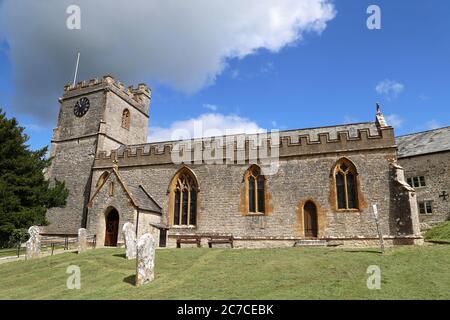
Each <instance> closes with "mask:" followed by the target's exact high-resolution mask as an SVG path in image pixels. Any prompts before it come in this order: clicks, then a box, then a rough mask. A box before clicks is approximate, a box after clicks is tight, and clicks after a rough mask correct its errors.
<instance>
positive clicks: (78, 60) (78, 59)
mask: <svg viewBox="0 0 450 320" xmlns="http://www.w3.org/2000/svg"><path fill="white" fill-rule="evenodd" d="M79 64H80V53H79V52H78V55H77V64H76V66H75V75H74V77H73V84H72V87H75V84H76V82H77V75H78V65H79Z"/></svg>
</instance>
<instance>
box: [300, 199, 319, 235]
mask: <svg viewBox="0 0 450 320" xmlns="http://www.w3.org/2000/svg"><path fill="white" fill-rule="evenodd" d="M303 221H304V223H303V225H304V228H305V237H306V238H317V229H318V226H317V207H316V205H315V204H314V203H313V202H312V201H307V202H306V203H305V205H304V206H303Z"/></svg>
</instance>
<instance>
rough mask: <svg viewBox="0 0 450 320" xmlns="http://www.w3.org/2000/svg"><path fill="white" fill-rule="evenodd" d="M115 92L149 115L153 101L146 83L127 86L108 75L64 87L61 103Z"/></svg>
mask: <svg viewBox="0 0 450 320" xmlns="http://www.w3.org/2000/svg"><path fill="white" fill-rule="evenodd" d="M102 90H106V91H108V90H109V91H113V92H114V93H116V94H117V95H118V96H120V97H121V98H122V99H124V100H126V101H127V102H128V103H130V104H132V105H135V106H136V107H138V109H140V110H141V111H143V112H144V113H146V114H148V105H149V103H150V100H151V89H150V88H149V87H148V86H147V85H146V84H144V83H140V84H138V85H137V87H134V86H128V87H125V85H124V84H123V83H121V82H119V81H117V80H116V79H115V78H114V77H113V76H111V75H106V76H103V77H102V78H101V79H99V78H94V79H91V80H89V81H80V82H78V83H77V84H75V86H73V85H71V84H67V85H65V86H64V95H63V96H62V98H60V102H62V101H64V100H66V99H71V98H74V97H77V96H82V95H85V94H87V93H92V92H94V91H102Z"/></svg>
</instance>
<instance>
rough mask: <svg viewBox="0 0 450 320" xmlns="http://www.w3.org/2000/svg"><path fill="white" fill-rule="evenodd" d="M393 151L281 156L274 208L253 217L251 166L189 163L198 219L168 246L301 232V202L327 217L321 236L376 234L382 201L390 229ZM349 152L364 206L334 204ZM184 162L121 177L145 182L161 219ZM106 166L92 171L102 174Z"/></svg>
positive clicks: (271, 196) (175, 230)
mask: <svg viewBox="0 0 450 320" xmlns="http://www.w3.org/2000/svg"><path fill="white" fill-rule="evenodd" d="M394 156H395V153H394V151H393V150H391V149H385V150H381V151H366V152H346V153H336V154H333V155H331V154H328V155H321V156H307V157H297V158H290V159H285V160H281V162H280V167H279V171H278V172H277V173H276V174H275V175H270V176H266V179H267V180H266V192H267V194H268V196H267V201H269V207H270V210H268V212H266V215H264V216H250V215H247V214H246V213H245V212H243V211H242V207H241V196H242V193H243V188H244V183H243V177H244V174H245V171H246V170H247V169H248V167H249V165H248V164H246V165H236V164H235V165H205V164H203V165H197V166H196V165H191V166H188V167H189V168H191V169H192V171H193V172H194V174H195V176H196V177H197V180H198V184H199V188H200V192H199V194H198V210H199V211H198V220H197V226H196V227H195V228H190V227H178V226H174V227H172V228H171V229H170V230H169V245H170V244H171V243H172V244H174V242H173V241H171V240H170V238H171V236H173V235H175V234H194V233H196V234H207V233H215V234H233V235H234V236H236V237H248V236H253V237H266V238H268V237H281V238H282V237H299V238H301V237H302V236H303V235H304V234H303V230H302V228H299V224H300V223H301V222H300V221H299V218H300V217H301V215H299V213H298V211H299V206H300V207H301V204H302V203H304V202H305V201H306V200H312V201H314V202H315V203H316V204H317V206H318V207H319V208H320V210H319V215H322V217H323V221H324V224H323V229H322V230H321V232H322V234H321V235H319V236H322V237H330V236H332V237H348V238H352V237H364V236H366V237H376V236H377V231H376V224H375V220H374V216H373V213H372V206H371V205H372V204H374V203H376V204H377V205H378V210H379V213H380V221H381V228H382V230H383V233H384V234H385V235H389V234H390V228H389V225H390V219H391V215H392V214H391V207H390V201H389V199H390V183H391V179H390V167H389V161H388V159H391V158H392V157H394ZM342 157H346V158H347V159H349V160H350V161H352V162H353V163H354V165H355V166H356V169H357V171H358V173H359V181H360V205H361V206H360V210H356V211H352V210H348V211H341V210H335V209H333V208H334V207H335V206H334V205H333V203H331V202H332V201H334V197H332V189H333V188H332V186H333V182H332V181H333V179H332V174H331V171H332V170H333V167H334V165H335V163H336V162H337V161H338V160H339V159H341V158H342ZM181 167H182V165H150V166H138V167H121V168H119V172H120V175H121V177H122V178H123V179H124V181H126V182H127V183H129V184H134V185H138V184H142V185H143V186H144V188H145V189H146V190H147V191H148V192H149V193H150V194H151V195H152V197H153V198H154V199H155V200H156V201H157V202H158V203H159V204H160V205H161V206H162V208H163V212H164V213H163V217H162V218H163V222H165V223H168V222H169V220H168V216H167V214H168V212H170V210H169V208H168V206H169V195H168V193H167V190H168V187H169V184H170V182H171V179H172V178H173V176H174V175H175V174H176V173H177V171H178V170H179V169H180V168H181ZM102 172H103V170H101V169H98V170H95V171H94V177H98V176H99V175H100V174H101V173H102Z"/></svg>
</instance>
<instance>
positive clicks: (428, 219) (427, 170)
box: [398, 151, 450, 227]
mask: <svg viewBox="0 0 450 320" xmlns="http://www.w3.org/2000/svg"><path fill="white" fill-rule="evenodd" d="M398 163H399V164H400V165H401V166H402V167H403V168H404V169H405V176H406V178H410V177H416V176H424V177H425V182H426V186H424V187H418V188H415V190H416V194H417V201H418V202H420V201H424V200H431V201H433V213H432V214H419V218H420V222H421V223H422V226H423V227H427V226H429V225H433V224H435V223H437V222H440V221H444V220H445V219H449V218H450V197H448V198H447V200H444V199H443V198H442V197H441V198H440V197H439V195H440V194H442V191H446V192H447V194H450V152H448V151H447V152H441V153H433V154H425V155H418V156H413V157H408V158H400V159H399V160H398Z"/></svg>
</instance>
